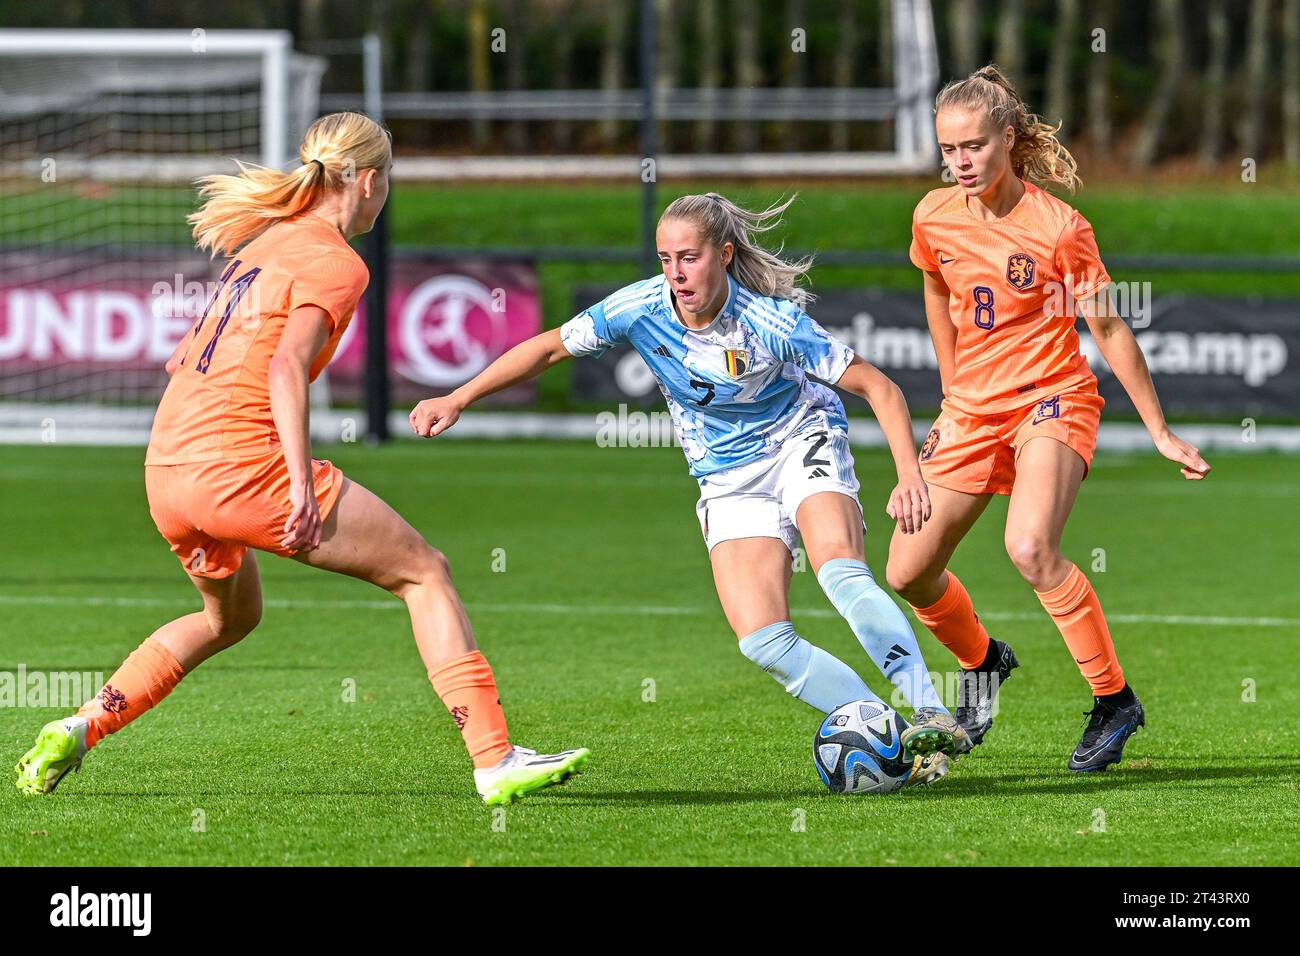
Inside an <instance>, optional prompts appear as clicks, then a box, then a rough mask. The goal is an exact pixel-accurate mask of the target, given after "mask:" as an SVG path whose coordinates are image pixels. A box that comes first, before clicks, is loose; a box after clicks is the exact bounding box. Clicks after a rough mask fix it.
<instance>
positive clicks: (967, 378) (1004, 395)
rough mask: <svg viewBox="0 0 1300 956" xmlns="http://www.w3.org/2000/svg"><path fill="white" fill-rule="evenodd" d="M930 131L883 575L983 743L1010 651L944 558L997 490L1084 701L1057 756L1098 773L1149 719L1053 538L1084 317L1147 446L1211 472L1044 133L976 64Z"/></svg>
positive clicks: (1093, 409) (1085, 418)
mask: <svg viewBox="0 0 1300 956" xmlns="http://www.w3.org/2000/svg"><path fill="white" fill-rule="evenodd" d="M935 132H936V135H937V138H938V141H939V148H940V150H941V151H942V154H943V160H944V163H945V164H946V165H947V167H948V169H949V170H950V171H951V173H952V175H953V177H954V178H955V179H956V185H954V186H951V187H948V188H946V189H936V190H934V191H932V192H931V193H929V194H928V195H926V196H925V198H923V199H922V200H921V201H920V203H918V204H917V207H916V213H915V216H914V218H913V224H912V236H913V239H912V246H911V259H912V262H913V263H914V264H915V265H916V266H917V267H918V268H919V269H921V270H922V271H923V272H924V273H925V311H926V318H927V320H928V322H929V325H930V333H931V336H932V337H933V340H934V347H935V352H936V354H937V356H938V359H939V374H940V378H941V380H942V384H943V394H944V399H943V404H942V407H941V412H940V415H939V417H938V419H937V420H936V421H935V423H934V427H933V428H932V429H931V430H930V433H929V435H928V437H927V438H926V440H925V442H924V443H923V444H922V447H921V452H920V460H921V471H922V474H923V476H924V477H925V480H926V482H927V484H928V486H929V493H930V501H931V506H932V515H931V518H930V521H929V522H927V523H926V524H925V525H924V527H923V528H922V529H921V531H920V532H919V533H917V534H913V535H903V534H898V533H897V532H896V533H895V534H894V537H893V540H892V542H891V544H890V551H889V564H888V568H887V572H886V577H887V580H888V581H889V584H890V585H891V586H892V587H893V588H894V589H895V590H896V591H897V592H898V593H899V594H900V595H902V596H903V597H904V598H905V599H906V600H907V601H908V602H909V603H910V604H911V605H912V608H913V610H914V611H915V612H916V616H917V618H918V619H919V620H920V621H921V623H923V624H924V625H925V626H926V627H928V628H929V629H930V631H931V632H933V634H934V635H935V637H936V638H938V639H939V641H940V642H942V643H943V644H944V645H945V646H946V647H947V648H948V649H949V650H950V651H952V653H953V654H954V655H956V657H957V659H958V660H959V661H960V662H961V666H962V668H963V670H964V676H963V680H962V682H961V690H962V693H961V699H960V700H959V701H958V708H957V710H956V712H955V716H956V717H957V719H958V720H959V721H960V722H961V724H962V725H963V726H964V727H965V728H966V731H967V733H968V735H969V737H970V738H971V740H972V741H973V742H974V743H978V742H979V741H980V740H981V739H982V738H983V736H984V734H985V733H986V732H987V731H988V729H989V727H990V725H991V724H992V720H993V715H992V710H993V702H994V699H995V696H996V693H997V688H998V685H999V684H1000V682H1001V681H1004V680H1006V679H1007V678H1008V677H1009V676H1010V674H1011V670H1012V668H1014V667H1016V666H1017V665H1018V662H1017V660H1016V657H1015V654H1014V653H1012V650H1011V648H1010V647H1008V646H1007V645H1006V644H1005V643H1004V642H1002V641H997V640H992V639H990V637H989V635H988V632H987V631H986V630H985V629H984V626H983V624H981V623H980V620H979V616H978V615H977V614H976V613H975V610H974V608H973V606H972V604H971V599H970V596H969V595H968V594H967V592H966V589H965V588H964V587H963V586H962V583H961V582H960V581H959V580H958V579H957V576H956V575H955V574H953V573H952V572H951V571H950V570H948V569H947V565H948V561H949V559H950V558H951V557H952V554H953V551H954V550H955V549H956V547H957V544H958V543H959V542H960V541H961V539H962V538H963V537H964V536H965V534H966V533H967V532H968V531H969V530H970V529H971V527H972V525H974V523H975V521H976V519H978V518H979V516H980V514H981V513H982V512H983V511H984V509H985V507H986V506H987V505H988V503H989V500H990V498H991V497H992V496H993V495H995V494H996V495H1010V496H1011V501H1010V506H1009V508H1008V511H1007V524H1006V539H1005V543H1006V549H1007V553H1008V554H1009V555H1010V556H1011V560H1012V562H1013V563H1014V564H1015V566H1016V568H1017V569H1018V570H1019V571H1020V573H1021V575H1022V576H1023V577H1024V579H1025V580H1026V581H1027V582H1029V584H1030V585H1031V586H1032V587H1033V588H1034V591H1035V593H1036V594H1037V595H1038V598H1039V600H1040V601H1041V602H1042V605H1043V609H1044V610H1045V611H1046V612H1047V613H1048V614H1049V615H1050V616H1051V618H1052V620H1053V622H1054V623H1055V624H1056V626H1057V627H1058V628H1059V629H1060V632H1061V636H1062V637H1063V638H1064V639H1065V644H1066V647H1067V648H1068V649H1069V650H1070V653H1071V654H1072V655H1073V656H1074V660H1075V662H1076V663H1077V664H1078V665H1079V670H1080V672H1081V673H1082V674H1083V676H1084V678H1085V679H1086V680H1087V681H1088V683H1089V685H1090V686H1091V688H1092V693H1093V696H1094V704H1093V708H1092V710H1091V711H1090V713H1089V715H1088V716H1089V720H1088V723H1087V726H1086V728H1085V730H1084V734H1083V738H1082V740H1081V741H1080V742H1079V745H1078V747H1077V748H1076V749H1075V751H1074V753H1073V754H1072V755H1071V757H1070V760H1069V764H1068V766H1069V768H1070V769H1071V770H1077V771H1087V770H1104V769H1105V768H1106V767H1107V766H1109V765H1110V764H1112V763H1117V762H1118V761H1119V759H1120V756H1121V754H1122V752H1123V748H1124V743H1125V741H1126V740H1127V739H1128V737H1129V736H1130V735H1132V734H1133V733H1135V732H1136V731H1137V728H1138V727H1140V726H1142V725H1143V724H1144V723H1145V716H1144V714H1143V710H1142V704H1141V702H1140V701H1139V700H1138V699H1137V697H1136V696H1135V695H1134V693H1133V690H1132V689H1131V688H1130V687H1129V686H1128V683H1127V682H1126V681H1125V679H1124V672H1123V671H1122V670H1121V668H1120V664H1119V660H1118V658H1117V656H1116V653H1115V646H1114V643H1113V642H1112V640H1111V634H1110V630H1109V628H1108V627H1107V624H1106V618H1105V615H1104V614H1103V613H1102V609H1101V604H1100V603H1099V602H1098V600H1097V595H1096V593H1095V592H1094V591H1093V588H1092V585H1091V584H1089V582H1088V579H1087V578H1086V577H1085V576H1084V574H1083V572H1082V571H1080V570H1079V568H1078V567H1076V566H1075V565H1074V564H1073V563H1071V562H1070V561H1069V559H1067V558H1066V557H1065V556H1064V555H1062V553H1061V547H1060V545H1061V532H1062V531H1063V529H1064V528H1065V522H1066V520H1067V519H1068V518H1069V516H1070V509H1071V508H1072V507H1073V505H1074V500H1075V495H1076V494H1077V493H1078V490H1079V485H1080V483H1081V482H1082V481H1083V479H1084V477H1085V476H1086V475H1087V472H1088V467H1089V465H1090V463H1091V461H1092V454H1093V448H1094V446H1095V445H1096V438H1097V426H1098V423H1099V421H1100V416H1101V408H1102V405H1103V401H1102V399H1101V396H1100V395H1099V394H1098V393H1097V380H1096V377H1095V376H1094V375H1093V373H1092V371H1091V370H1090V369H1089V367H1088V363H1087V360H1086V359H1085V358H1084V356H1083V355H1082V354H1081V352H1080V350H1079V336H1078V333H1077V332H1076V331H1075V328H1074V325H1075V319H1076V316H1077V315H1078V314H1079V312H1082V314H1083V315H1084V318H1085V320H1086V322H1087V324H1088V327H1089V329H1091V331H1092V334H1093V337H1094V338H1095V339H1096V341H1097V345H1098V347H1099V348H1100V350H1101V354H1102V356H1103V357H1104V358H1105V360H1106V362H1107V363H1108V364H1109V365H1110V367H1111V369H1112V370H1113V371H1114V373H1115V376H1116V378H1117V379H1118V380H1119V382H1120V384H1121V385H1123V386H1124V390H1125V391H1126V392H1127V393H1128V395H1129V397H1130V398H1131V399H1132V400H1133V404H1134V406H1135V407H1136V408H1137V411H1138V414H1139V415H1141V417H1142V421H1143V423H1144V424H1145V425H1146V427H1147V430H1148V431H1149V432H1150V433H1151V438H1152V441H1153V442H1154V443H1155V446H1156V448H1157V449H1158V450H1159V452H1160V453H1161V454H1162V455H1164V456H1165V457H1166V458H1168V459H1170V460H1171V461H1175V462H1177V463H1178V464H1179V465H1180V466H1181V470H1182V475H1183V477H1184V478H1187V479H1189V480H1194V481H1195V480H1200V479H1202V478H1204V477H1205V476H1206V475H1207V474H1208V473H1209V471H1210V466H1209V465H1207V464H1206V463H1205V461H1204V460H1203V459H1202V458H1201V456H1200V453H1199V452H1198V451H1197V450H1196V449H1195V448H1193V447H1192V446H1191V445H1189V444H1188V443H1187V442H1185V441H1183V440H1181V439H1180V438H1178V437H1177V436H1176V435H1175V434H1174V433H1173V432H1172V431H1170V430H1169V427H1168V425H1166V423H1165V419H1164V415H1163V413H1162V412H1161V409H1160V401H1159V399H1158V398H1157V397H1156V392H1155V388H1154V387H1153V385H1152V383H1151V375H1150V372H1149V371H1148V369H1147V364H1146V360H1145V359H1144V358H1143V356H1142V351H1141V349H1140V348H1139V347H1138V344H1137V342H1136V340H1135V339H1134V338H1133V334H1132V332H1131V331H1130V330H1129V328H1128V326H1127V325H1125V324H1124V322H1123V320H1122V319H1121V318H1120V317H1119V316H1118V315H1117V314H1116V313H1115V310H1114V309H1113V307H1112V305H1111V301H1110V296H1109V294H1108V286H1109V283H1110V277H1109V276H1108V275H1107V274H1106V267H1105V266H1104V265H1103V264H1102V261H1101V258H1100V255H1099V253H1098V251H1097V243H1096V240H1095V239H1094V237H1093V231H1092V226H1090V225H1089V224H1088V222H1087V220H1085V219H1084V218H1083V217H1082V216H1080V215H1079V213H1078V212H1076V211H1075V210H1074V209H1073V208H1071V207H1070V206H1069V205H1068V204H1067V203H1065V202H1063V201H1062V200H1060V199H1057V198H1056V197H1054V196H1051V195H1049V194H1048V193H1046V192H1044V191H1043V190H1042V189H1040V188H1039V186H1038V185H1036V183H1044V184H1055V185H1059V186H1064V187H1066V188H1067V189H1068V190H1070V191H1071V192H1073V190H1074V189H1075V187H1076V186H1077V185H1078V183H1079V179H1078V176H1077V175H1076V165H1075V162H1074V159H1073V158H1072V157H1071V156H1070V154H1069V152H1067V151H1066V149H1065V148H1064V147H1063V146H1062V145H1061V144H1060V142H1058V141H1057V139H1056V136H1055V132H1056V131H1055V129H1054V128H1053V127H1051V126H1049V125H1047V124H1045V123H1043V122H1041V121H1040V119H1039V118H1038V117H1037V116H1035V115H1033V114H1031V113H1030V112H1029V111H1028V109H1027V108H1026V106H1025V104H1024V102H1023V101H1022V100H1021V98H1020V97H1019V95H1017V93H1016V91H1015V90H1014V89H1013V88H1012V86H1011V84H1010V83H1009V82H1008V81H1007V79H1006V78H1005V77H1004V76H1003V75H1002V74H1001V73H1000V72H999V71H998V70H997V69H996V68H995V67H992V66H987V67H984V68H983V69H981V70H978V71H977V72H975V73H974V74H972V75H971V76H969V77H967V78H966V79H964V80H960V81H957V82H954V83H949V84H948V85H947V86H945V87H944V88H943V90H942V91H941V92H940V93H939V96H938V99H937V101H936V115H935Z"/></svg>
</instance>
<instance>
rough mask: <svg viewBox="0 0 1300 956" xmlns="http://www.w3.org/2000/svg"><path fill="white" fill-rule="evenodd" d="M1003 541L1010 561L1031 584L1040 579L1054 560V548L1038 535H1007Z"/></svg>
mask: <svg viewBox="0 0 1300 956" xmlns="http://www.w3.org/2000/svg"><path fill="white" fill-rule="evenodd" d="M1005 543H1006V548H1007V555H1008V556H1009V557H1010V558H1011V563H1012V564H1014V565H1015V566H1016V570H1018V571H1019V572H1020V575H1021V577H1023V578H1024V579H1025V580H1026V581H1028V582H1030V583H1031V584H1033V583H1035V582H1036V581H1039V580H1041V579H1042V578H1043V577H1044V576H1045V575H1046V573H1047V572H1048V571H1049V570H1050V569H1051V567H1052V565H1053V564H1055V562H1056V549H1055V548H1054V547H1052V545H1051V542H1049V541H1048V540H1047V539H1046V538H1042V537H1040V536H1038V535H1034V534H1025V535H1016V536H1015V537H1008V538H1007V540H1006V542H1005Z"/></svg>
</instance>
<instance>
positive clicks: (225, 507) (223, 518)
mask: <svg viewBox="0 0 1300 956" xmlns="http://www.w3.org/2000/svg"><path fill="white" fill-rule="evenodd" d="M311 467H312V476H313V480H314V484H315V488H316V504H317V507H318V508H319V509H320V516H321V519H322V520H324V519H325V518H326V517H327V516H328V515H329V513H330V511H331V510H333V508H334V503H335V502H336V501H338V497H339V492H340V491H342V490H343V472H341V471H339V469H338V468H336V467H335V466H334V465H333V464H331V463H330V462H328V461H322V460H320V459H317V458H313V459H312V463H311ZM144 484H145V491H146V492H147V494H148V496H149V514H151V515H152V516H153V522H154V524H155V525H156V526H157V528H158V532H159V533H160V534H161V535H162V536H163V537H164V538H166V539H167V543H168V544H170V545H171V546H172V551H173V552H174V553H175V555H176V557H177V558H179V559H180V562H181V564H182V565H183V566H184V568H185V570H186V571H187V572H188V573H189V574H192V575H194V576H196V577H201V578H226V577H229V576H230V575H232V574H234V573H235V572H236V571H238V570H239V566H240V564H242V563H243V561H244V552H246V551H247V550H248V549H249V548H258V549H260V550H262V551H269V552H271V553H272V554H279V555H285V556H288V555H291V554H294V553H295V552H294V551H292V550H289V549H287V548H283V547H281V546H280V539H281V538H283V537H284V523H285V521H287V520H288V518H289V513H290V511H291V510H292V505H291V504H290V502H289V469H288V467H287V466H286V465H285V460H284V454H283V453H282V452H278V451H277V452H273V453H272V454H269V455H266V456H264V457H261V458H245V459H234V460H227V459H220V460H217V461H201V462H193V463H190V464H182V465H146V466H145V469H144Z"/></svg>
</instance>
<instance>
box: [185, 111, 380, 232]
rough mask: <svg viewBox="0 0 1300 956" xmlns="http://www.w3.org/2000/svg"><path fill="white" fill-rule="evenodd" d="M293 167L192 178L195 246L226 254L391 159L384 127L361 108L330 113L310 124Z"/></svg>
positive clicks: (251, 168) (241, 166)
mask: <svg viewBox="0 0 1300 956" xmlns="http://www.w3.org/2000/svg"><path fill="white" fill-rule="evenodd" d="M298 158H299V159H300V160H301V161H302V165H300V166H298V167H297V168H296V169H294V170H293V171H292V172H288V173H285V172H281V171H280V170H278V169H271V168H268V167H265V166H253V165H246V164H244V163H239V162H238V160H236V162H237V163H238V165H239V172H238V174H236V175H233V176H226V175H214V176H204V177H203V178H202V179H199V180H197V185H198V187H199V196H200V197H202V199H203V205H202V206H201V207H200V208H199V210H198V211H197V212H195V213H192V214H191V215H189V216H188V217H187V218H186V222H188V223H189V224H190V225H191V226H193V229H194V241H195V242H196V243H197V244H198V246H199V248H201V249H207V250H209V251H211V253H212V254H213V255H217V254H218V253H219V254H221V255H224V256H228V255H230V254H231V253H233V252H234V251H235V250H236V249H238V248H239V247H240V246H242V245H243V244H244V243H246V242H248V241H249V240H250V239H252V238H254V237H255V236H257V235H258V234H259V233H261V232H262V230H264V229H265V228H266V227H267V226H270V225H271V224H272V223H275V222H279V221H280V220H281V219H287V218H289V217H290V216H296V215H298V214H299V213H302V212H306V211H307V210H309V209H311V208H312V207H313V206H315V205H316V204H317V203H318V202H319V201H320V200H321V199H322V198H323V197H324V196H325V195H326V194H327V193H331V192H335V191H337V190H339V189H341V188H342V187H343V185H344V183H345V182H348V181H351V180H352V179H355V177H356V174H357V173H359V172H361V171H362V170H366V169H383V168H385V167H387V165H388V162H389V160H390V159H391V158H392V143H391V141H390V140H389V135H388V131H387V130H385V129H384V128H383V127H382V126H380V125H379V124H378V123H376V122H375V121H374V120H372V119H370V118H369V117H368V116H365V115H364V114H362V113H352V112H347V113H330V114H329V115H327V116H322V117H321V118H320V119H318V120H316V122H314V123H312V124H311V126H310V127H309V128H308V130H307V135H306V136H305V137H303V141H302V145H301V146H300V147H299V148H298Z"/></svg>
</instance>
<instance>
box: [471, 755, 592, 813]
mask: <svg viewBox="0 0 1300 956" xmlns="http://www.w3.org/2000/svg"><path fill="white" fill-rule="evenodd" d="M590 757H591V751H589V750H588V749H587V748H586V747H580V748H578V749H577V750H566V751H564V752H563V753H558V754H539V753H538V752H537V751H536V750H529V749H528V748H527V747H515V748H514V749H513V750H511V751H510V754H509V755H508V756H507V757H505V758H504V759H503V760H502V761H501V762H500V763H499V764H497V765H496V766H495V767H488V768H485V769H483V770H475V771H474V786H475V787H477V788H478V792H479V796H481V797H482V798H483V802H484V803H486V804H487V805H488V806H489V807H495V806H500V805H501V804H506V803H511V802H512V801H514V800H518V799H519V798H520V797H522V796H524V795H525V794H529V793H532V792H533V791H534V790H540V789H542V788H543V787H549V786H552V785H554V784H557V783H563V782H564V781H566V780H568V779H569V778H570V777H572V776H573V775H574V774H577V773H581V772H582V767H583V765H584V764H586V762H587V760H588V759H589V758H590Z"/></svg>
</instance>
